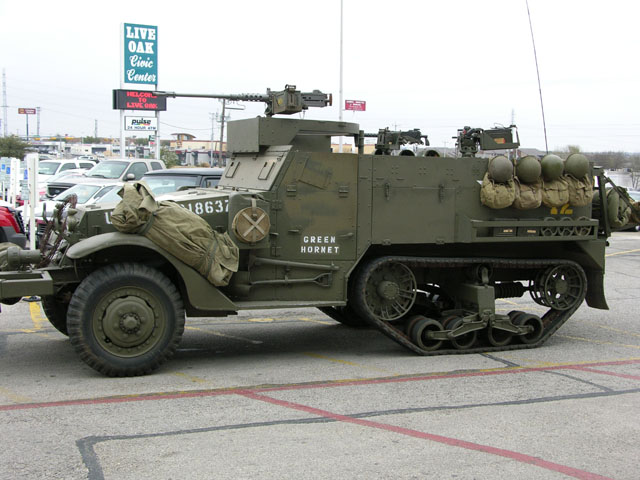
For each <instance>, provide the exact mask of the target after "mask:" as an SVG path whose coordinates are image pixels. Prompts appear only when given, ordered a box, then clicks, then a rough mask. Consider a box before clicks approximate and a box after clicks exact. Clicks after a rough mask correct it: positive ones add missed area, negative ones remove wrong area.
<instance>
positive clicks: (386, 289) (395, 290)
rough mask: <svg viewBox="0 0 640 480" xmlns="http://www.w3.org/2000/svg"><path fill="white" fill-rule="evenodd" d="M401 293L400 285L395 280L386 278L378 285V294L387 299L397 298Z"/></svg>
mask: <svg viewBox="0 0 640 480" xmlns="http://www.w3.org/2000/svg"><path fill="white" fill-rule="evenodd" d="M399 293H400V287H398V284H397V283H395V282H391V281H389V280H384V281H382V282H380V285H378V295H380V296H381V297H382V298H384V299H385V300H395V299H396V298H397V297H398V294H399Z"/></svg>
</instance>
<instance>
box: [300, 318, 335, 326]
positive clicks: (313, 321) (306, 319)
mask: <svg viewBox="0 0 640 480" xmlns="http://www.w3.org/2000/svg"><path fill="white" fill-rule="evenodd" d="M298 320H301V321H303V322H309V323H319V324H320V325H335V323H336V322H326V321H324V320H314V319H313V318H309V317H300V318H298Z"/></svg>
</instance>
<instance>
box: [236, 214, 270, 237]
mask: <svg viewBox="0 0 640 480" xmlns="http://www.w3.org/2000/svg"><path fill="white" fill-rule="evenodd" d="M231 228H232V229H233V233H235V234H236V237H238V239H239V240H241V241H243V242H245V243H257V242H259V241H260V240H262V239H263V238H264V237H266V236H267V235H268V234H269V228H271V221H270V220H269V215H268V214H267V212H265V211H264V210H263V209H261V208H260V207H256V206H255V205H254V206H251V207H247V208H243V209H242V210H240V211H239V212H238V213H236V216H235V217H233V223H232V225H231Z"/></svg>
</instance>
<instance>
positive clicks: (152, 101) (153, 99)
mask: <svg viewBox="0 0 640 480" xmlns="http://www.w3.org/2000/svg"><path fill="white" fill-rule="evenodd" d="M113 109H114V110H147V111H151V112H164V111H165V110H166V109H167V97H165V96H158V95H154V94H153V92H149V91H146V90H114V91H113Z"/></svg>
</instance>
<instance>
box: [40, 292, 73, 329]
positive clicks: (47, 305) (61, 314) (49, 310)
mask: <svg viewBox="0 0 640 480" xmlns="http://www.w3.org/2000/svg"><path fill="white" fill-rule="evenodd" d="M41 303H42V310H43V311H44V314H45V315H46V316H47V319H48V320H49V322H50V323H51V325H53V326H54V327H55V329H56V330H58V331H59V332H60V333H62V334H63V335H67V336H69V333H68V332H67V309H68V308H69V304H68V303H62V302H60V301H58V300H57V299H56V297H55V296H53V295H46V296H43V297H42V299H41Z"/></svg>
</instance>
